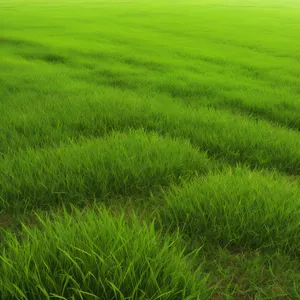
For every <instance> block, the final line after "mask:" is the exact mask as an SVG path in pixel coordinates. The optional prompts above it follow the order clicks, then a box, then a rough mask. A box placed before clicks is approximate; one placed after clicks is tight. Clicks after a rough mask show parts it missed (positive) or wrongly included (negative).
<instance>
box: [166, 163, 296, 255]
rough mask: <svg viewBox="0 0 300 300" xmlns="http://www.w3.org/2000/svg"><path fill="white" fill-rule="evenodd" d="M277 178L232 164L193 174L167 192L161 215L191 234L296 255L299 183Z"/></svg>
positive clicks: (194, 237)
mask: <svg viewBox="0 0 300 300" xmlns="http://www.w3.org/2000/svg"><path fill="white" fill-rule="evenodd" d="M274 177H275V178H274ZM276 177H278V176H275V175H273V176H272V175H267V174H261V173H259V172H249V171H248V170H244V169H235V170H229V171H227V172H224V173H220V174H212V175H209V176H207V177H206V178H203V179H196V180H195V181H193V182H192V183H187V184H185V186H184V187H181V188H179V187H175V188H174V189H173V191H172V192H170V193H168V194H166V196H165V201H166V202H167V206H166V209H165V212H164V213H163V214H162V218H163V220H164V222H167V224H168V225H169V224H173V226H176V227H179V228H181V229H182V231H183V232H184V233H186V234H187V235H188V236H190V237H191V238H192V239H201V238H203V239H204V240H206V241H209V242H214V243H216V244H218V245H220V246H221V247H227V246H228V247H230V246H234V247H235V248H236V249H247V248H250V249H260V250H272V251H275V252H276V251H278V250H279V251H283V252H286V253H290V254H293V255H296V256H297V257H299V254H300V252H299V250H300V242H299V241H300V215H299V214H300V201H299V199H300V188H299V185H297V184H295V183H294V184H293V183H291V182H289V181H288V180H287V179H285V178H282V177H278V178H276Z"/></svg>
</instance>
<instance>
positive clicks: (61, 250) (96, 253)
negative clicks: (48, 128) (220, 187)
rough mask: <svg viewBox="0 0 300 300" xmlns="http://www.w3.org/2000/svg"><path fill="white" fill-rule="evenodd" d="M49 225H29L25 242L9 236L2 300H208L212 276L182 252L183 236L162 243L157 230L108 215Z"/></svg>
mask: <svg viewBox="0 0 300 300" xmlns="http://www.w3.org/2000/svg"><path fill="white" fill-rule="evenodd" d="M52 217H53V216H52ZM42 222H43V224H41V225H42V228H41V229H37V228H31V229H29V228H27V227H25V226H24V227H23V233H22V235H21V241H19V240H18V239H17V238H16V237H15V236H14V235H12V234H9V233H7V234H6V236H5V238H4V243H5V248H3V249H2V251H1V256H0V260H1V263H0V272H1V279H0V295H1V298H2V299H8V298H14V299H42V298H43V299H51V298H52V299H53V298H54V299H74V297H75V299H199V297H200V298H201V299H208V296H209V294H208V292H207V291H208V290H207V288H206V286H205V279H204V277H203V276H202V275H201V273H199V271H197V272H192V271H191V267H190V264H189V262H188V260H187V259H186V258H185V257H183V255H182V254H180V252H179V251H178V249H177V248H176V244H178V241H179V240H178V239H179V237H177V240H176V238H175V237H172V238H165V239H164V240H163V241H162V240H161V237H160V235H159V233H158V232H155V230H154V227H153V224H150V226H146V224H144V225H139V224H138V222H137V220H136V218H132V219H131V224H130V226H129V225H127V224H126V222H125V220H124V216H121V217H119V218H113V217H111V216H110V214H109V213H108V212H107V211H106V210H105V209H99V210H98V212H97V213H95V212H89V213H87V214H84V215H83V214H82V213H80V212H79V211H78V210H77V211H75V212H74V213H73V214H72V215H68V214H66V213H65V214H63V215H62V216H61V217H57V216H56V217H55V221H53V220H51V219H50V218H47V219H46V220H44V221H42ZM200 275H201V276H200ZM59 297H63V298H59Z"/></svg>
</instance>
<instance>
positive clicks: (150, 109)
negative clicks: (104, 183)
mask: <svg viewBox="0 0 300 300" xmlns="http://www.w3.org/2000/svg"><path fill="white" fill-rule="evenodd" d="M44 100H45V101H44V102H41V101H36V104H29V105H28V107H25V106H23V107H22V108H19V109H17V108H16V109H15V111H14V112H13V111H12V108H11V109H10V111H11V114H10V118H8V117H7V116H6V117H5V118H4V119H3V120H2V121H0V122H1V123H2V125H3V130H2V131H1V132H0V140H1V147H2V151H3V155H5V154H6V153H8V152H18V150H19V149H20V150H23V149H26V148H27V147H34V148H40V147H53V146H57V145H59V144H60V143H61V142H66V141H68V140H69V139H79V138H80V137H81V136H86V137H98V136H103V135H105V134H107V133H109V132H110V131H112V130H120V131H123V130H125V129H126V128H135V129H139V128H144V129H145V130H146V131H156V132H158V133H159V134H161V135H164V136H172V137H174V138H184V139H188V140H190V142H191V144H192V145H194V146H196V147H199V148H201V149H203V150H205V151H207V152H208V154H209V155H210V156H213V157H215V158H217V159H221V160H224V161H226V162H229V163H231V164H233V165H235V164H236V163H243V164H246V165H249V166H250V167H252V168H275V169H277V170H279V171H282V172H286V173H288V174H294V175H299V174H300V136H299V134H298V133H297V132H295V131H293V130H289V129H287V128H283V127H280V126H275V125H272V124H270V123H268V122H266V121H263V120H253V119H249V118H247V117H245V116H239V115H234V114H232V113H230V112H228V111H224V110H216V109H209V108H202V109H191V108H187V107H186V106H184V105H182V104H179V103H174V100H172V99H171V98H169V97H167V96H164V97H159V96H158V97H157V98H155V97H151V96H139V95H138V94H136V93H133V92H122V91H115V90H114V89H103V90H102V91H99V90H98V91H95V92H91V93H86V94H85V96H84V97H83V96H77V97H76V96H72V97H71V98H66V99H63V100H59V99H57V98H55V97H54V98H52V97H48V98H47V97H45V98H44ZM28 101H29V100H28ZM12 107H15V105H14V104H13V103H12Z"/></svg>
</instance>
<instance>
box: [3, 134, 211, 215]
mask: <svg viewBox="0 0 300 300" xmlns="http://www.w3.org/2000/svg"><path fill="white" fill-rule="evenodd" d="M212 167H213V164H212V163H211V161H210V160H209V159H208V158H207V156H206V154H205V153H203V152H200V151H198V150H197V149H195V148H194V147H192V146H191V145H190V143H189V142H188V141H184V140H178V139H177V140H174V139H171V138H163V137H160V136H158V135H157V134H156V133H145V132H144V131H143V130H138V131H128V132H124V133H120V132H114V133H112V134H111V135H107V136H106V137H104V138H101V139H93V140H84V141H83V140H82V141H81V142H80V143H78V144H76V143H71V144H70V143H69V144H68V145H61V147H58V148H56V149H51V148H50V149H43V150H37V151H36V150H27V151H24V152H20V153H18V155H15V156H8V157H7V158H5V159H3V160H2V161H1V170H0V197H1V199H2V204H1V208H7V209H12V208H13V207H16V206H19V207H21V206H22V205H24V207H25V204H24V203H26V206H27V205H29V207H40V208H42V207H45V206H47V207H52V206H53V205H55V204H57V202H59V201H65V202H70V203H72V202H76V199H77V200H79V199H83V198H85V199H94V198H102V197H105V196H106V195H107V194H109V193H111V194H122V195H134V194H139V195H141V194H143V195H145V196H146V194H147V193H149V191H150V190H151V189H155V188H158V187H160V186H168V185H169V184H171V183H175V182H177V183H179V182H180V181H181V179H188V178H191V177H192V176H194V175H195V174H196V173H197V174H205V173H207V172H208V171H209V170H211V168H212Z"/></svg>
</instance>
